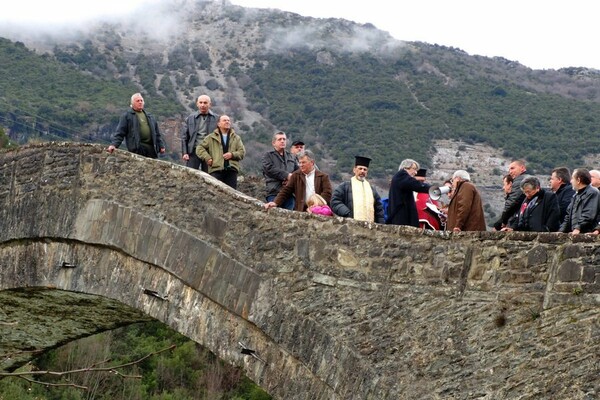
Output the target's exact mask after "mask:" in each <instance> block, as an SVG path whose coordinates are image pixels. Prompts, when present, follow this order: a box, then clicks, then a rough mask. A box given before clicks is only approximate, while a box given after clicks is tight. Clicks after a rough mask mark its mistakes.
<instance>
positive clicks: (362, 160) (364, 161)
mask: <svg viewBox="0 0 600 400" xmlns="http://www.w3.org/2000/svg"><path fill="white" fill-rule="evenodd" d="M354 158H355V159H356V160H355V161H354V165H355V166H358V165H362V166H363V167H367V168H369V163H370V162H371V159H370V158H368V157H361V156H354Z"/></svg>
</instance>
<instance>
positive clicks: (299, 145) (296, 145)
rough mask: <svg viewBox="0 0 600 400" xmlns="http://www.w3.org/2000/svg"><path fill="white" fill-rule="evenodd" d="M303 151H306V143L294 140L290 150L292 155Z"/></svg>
mask: <svg viewBox="0 0 600 400" xmlns="http://www.w3.org/2000/svg"><path fill="white" fill-rule="evenodd" d="M303 151H304V142H303V141H301V140H294V141H293V142H292V147H291V148H290V153H292V154H300V153H302V152H303Z"/></svg>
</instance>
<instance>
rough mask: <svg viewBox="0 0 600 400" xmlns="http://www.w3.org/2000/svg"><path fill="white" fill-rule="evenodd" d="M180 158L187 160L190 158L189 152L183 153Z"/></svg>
mask: <svg viewBox="0 0 600 400" xmlns="http://www.w3.org/2000/svg"><path fill="white" fill-rule="evenodd" d="M181 158H183V161H189V160H190V155H189V154H184V155H182V156H181Z"/></svg>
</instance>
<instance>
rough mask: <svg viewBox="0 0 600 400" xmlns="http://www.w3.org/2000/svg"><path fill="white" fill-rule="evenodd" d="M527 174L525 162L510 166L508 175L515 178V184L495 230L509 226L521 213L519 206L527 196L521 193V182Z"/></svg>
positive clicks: (516, 162)
mask: <svg viewBox="0 0 600 400" xmlns="http://www.w3.org/2000/svg"><path fill="white" fill-rule="evenodd" d="M526 173H527V168H526V167H525V161H523V160H515V161H513V162H511V163H510V164H509V166H508V174H509V175H510V176H512V178H513V184H512V188H511V191H510V193H509V194H508V195H507V196H506V199H505V200H504V209H503V210H502V215H501V216H500V219H498V221H496V223H495V224H494V230H497V231H499V230H501V229H502V228H504V227H507V226H508V221H509V219H510V218H511V217H512V216H514V215H515V214H516V213H517V211H519V206H520V205H521V203H523V200H524V199H525V195H524V194H523V192H522V191H521V181H522V180H523V176H524V175H525V174H526Z"/></svg>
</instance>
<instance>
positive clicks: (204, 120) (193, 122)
mask: <svg viewBox="0 0 600 400" xmlns="http://www.w3.org/2000/svg"><path fill="white" fill-rule="evenodd" d="M196 106H197V107H198V111H196V112H194V113H192V114H190V115H189V116H188V117H187V119H186V120H185V126H184V129H183V132H182V133H181V158H182V159H183V161H185V165H186V166H188V167H190V168H194V169H199V168H200V166H202V171H204V172H208V166H207V165H206V163H203V162H202V160H200V158H198V156H197V155H196V146H198V144H200V143H202V140H203V139H204V138H205V137H206V136H207V135H208V134H209V133H212V132H213V131H214V130H215V129H217V121H218V120H219V116H218V115H217V114H215V113H213V112H212V111H211V110H210V108H211V107H212V103H211V101H210V97H208V96H206V95H202V96H199V97H198V100H197V101H196Z"/></svg>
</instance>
